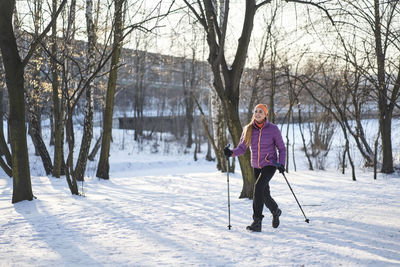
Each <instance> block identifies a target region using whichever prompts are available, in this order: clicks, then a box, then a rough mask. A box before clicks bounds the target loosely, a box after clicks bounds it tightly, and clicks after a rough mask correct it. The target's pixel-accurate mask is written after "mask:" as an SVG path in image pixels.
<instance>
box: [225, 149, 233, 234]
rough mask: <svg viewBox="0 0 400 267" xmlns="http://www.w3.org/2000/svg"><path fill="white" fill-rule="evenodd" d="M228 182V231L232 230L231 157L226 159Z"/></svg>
mask: <svg viewBox="0 0 400 267" xmlns="http://www.w3.org/2000/svg"><path fill="white" fill-rule="evenodd" d="M229 146H230V145H228V146H227V147H229ZM226 182H227V184H228V222H229V224H228V229H229V230H231V227H232V226H231V200H230V199H231V198H230V195H229V157H228V156H227V157H226Z"/></svg>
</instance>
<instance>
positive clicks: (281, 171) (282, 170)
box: [276, 163, 285, 173]
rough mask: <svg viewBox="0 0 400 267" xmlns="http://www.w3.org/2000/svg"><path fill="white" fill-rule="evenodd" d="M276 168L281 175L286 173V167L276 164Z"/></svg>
mask: <svg viewBox="0 0 400 267" xmlns="http://www.w3.org/2000/svg"><path fill="white" fill-rule="evenodd" d="M276 168H277V169H278V171H279V172H280V173H284V172H285V166H283V165H282V164H280V163H277V164H276Z"/></svg>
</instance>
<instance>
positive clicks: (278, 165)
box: [273, 162, 310, 223]
mask: <svg viewBox="0 0 400 267" xmlns="http://www.w3.org/2000/svg"><path fill="white" fill-rule="evenodd" d="M273 163H274V165H275V166H276V167H277V168H278V167H280V166H281V165H280V164H279V163H277V162H273ZM281 173H282V175H283V177H284V178H285V180H286V183H287V185H288V186H289V188H290V191H292V194H293V196H294V199H296V202H297V205H299V208H300V210H301V212H302V213H303V216H304V218H305V219H306V220H305V222H306V223H310V220H309V219H307V217H306V214H305V213H304V211H303V208H302V207H301V205H300V203H299V201H298V200H297V197H296V195H295V194H294V192H293V189H292V187H291V186H290V184H289V181H288V179H287V178H286V175H285V172H281Z"/></svg>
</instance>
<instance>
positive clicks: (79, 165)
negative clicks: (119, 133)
mask: <svg viewBox="0 0 400 267" xmlns="http://www.w3.org/2000/svg"><path fill="white" fill-rule="evenodd" d="M86 25H87V34H88V44H87V46H88V51H87V65H88V72H87V76H90V75H91V74H92V73H93V72H94V68H95V60H96V55H95V52H96V51H95V45H96V32H95V28H94V23H93V1H92V0H86ZM92 138H93V82H90V83H89V84H88V85H87V88H86V108H85V119H84V126H83V136H82V142H81V149H80V151H79V156H78V161H77V162H76V167H75V175H76V180H78V181H83V180H84V175H85V171H86V165H87V161H88V155H89V149H90V144H91V142H92Z"/></svg>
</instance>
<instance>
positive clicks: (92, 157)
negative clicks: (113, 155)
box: [88, 133, 103, 161]
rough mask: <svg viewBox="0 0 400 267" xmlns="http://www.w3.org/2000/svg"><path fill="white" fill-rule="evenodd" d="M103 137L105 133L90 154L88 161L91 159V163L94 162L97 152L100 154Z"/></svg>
mask: <svg viewBox="0 0 400 267" xmlns="http://www.w3.org/2000/svg"><path fill="white" fill-rule="evenodd" d="M102 136H103V133H101V134H100V136H99V138H98V139H97V141H96V144H95V145H94V147H93V149H92V152H90V154H89V157H88V159H89V160H90V161H93V160H94V157H96V154H97V152H98V151H99V149H100V146H101V140H102Z"/></svg>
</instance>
